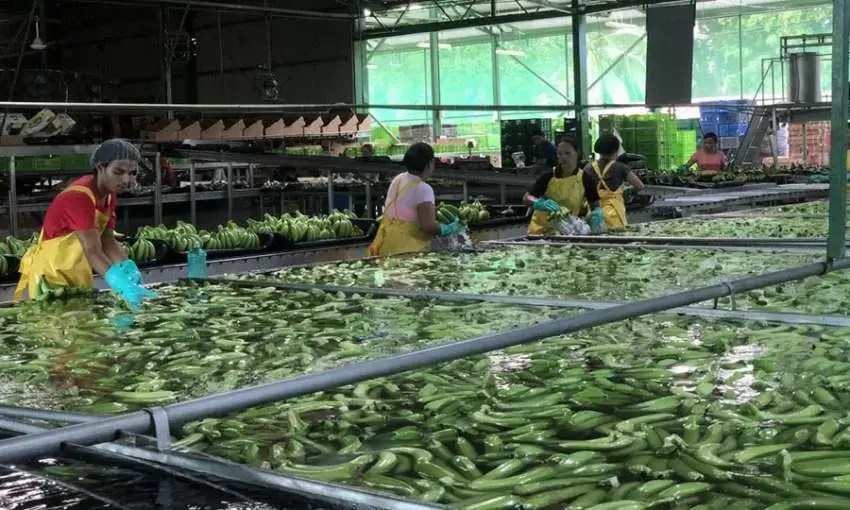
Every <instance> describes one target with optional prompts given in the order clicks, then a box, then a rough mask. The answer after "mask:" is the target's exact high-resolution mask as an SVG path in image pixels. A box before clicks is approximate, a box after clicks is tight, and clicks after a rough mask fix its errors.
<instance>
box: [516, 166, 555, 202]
mask: <svg viewBox="0 0 850 510" xmlns="http://www.w3.org/2000/svg"><path fill="white" fill-rule="evenodd" d="M550 179H552V172H545V173H543V175H541V176H540V177H538V178H537V180H536V181H535V182H534V185H533V186H532V187H531V189H530V190H528V191H527V192H526V193H525V195H523V197H522V202H523V203H524V204H525V205H532V204H534V202H536V201H537V200H538V199H540V198H544V195H545V194H546V188H547V187H548V186H549V180H550Z"/></svg>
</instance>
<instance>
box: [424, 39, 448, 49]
mask: <svg viewBox="0 0 850 510" xmlns="http://www.w3.org/2000/svg"><path fill="white" fill-rule="evenodd" d="M416 47H417V48H422V49H424V50H427V49H429V48H430V47H431V43H429V42H427V41H423V42H420V43H416ZM437 48H440V49H441V50H450V49H452V45H451V44H449V43H439V44H437Z"/></svg>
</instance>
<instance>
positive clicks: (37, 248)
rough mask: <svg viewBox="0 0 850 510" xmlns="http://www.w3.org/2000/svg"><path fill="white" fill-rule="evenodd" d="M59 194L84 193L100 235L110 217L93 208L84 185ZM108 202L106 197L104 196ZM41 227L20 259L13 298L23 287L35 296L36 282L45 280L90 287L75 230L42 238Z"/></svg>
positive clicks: (88, 268) (87, 267) (17, 297)
mask: <svg viewBox="0 0 850 510" xmlns="http://www.w3.org/2000/svg"><path fill="white" fill-rule="evenodd" d="M62 193H85V194H86V195H88V196H89V198H91V201H92V203H94V204H95V225H96V226H97V229H98V231H100V233H101V234H102V233H103V232H104V231H106V227H107V225H109V220H110V217H109V216H108V215H106V214H104V213H102V212H100V211H98V210H97V199H96V198H95V196H94V193H93V192H92V190H91V189H90V188H89V187H87V186H81V185H72V186H68V187H67V188H65V190H63V191H62ZM106 200H107V202H106V203H107V204H109V200H111V197H110V198H107V199H106ZM43 237H44V229H42V230H41V233H40V234H39V236H38V242H36V244H35V245H34V246H32V247H31V248H30V249H29V250H27V252H26V253H25V254H24V256H23V258H22V259H21V280H20V281H19V282H18V287H17V289H15V300H20V299H21V298H23V294H24V290H25V289H26V290H28V292H29V296H30V297H32V296H35V294H36V292H35V291H36V289H37V288H38V283H39V281H40V280H41V279H45V280H46V281H47V283H48V284H50V286H52V287H75V288H83V289H90V288H92V287H93V286H94V277H93V275H92V268H91V265H90V264H89V261H88V259H87V258H86V255H85V253H84V252H83V244H82V243H81V242H80V238H79V237H78V236H77V233H76V232H71V233H70V234H67V235H64V236H62V237H56V238H53V239H48V240H46V241H45V240H43V239H42V238H43Z"/></svg>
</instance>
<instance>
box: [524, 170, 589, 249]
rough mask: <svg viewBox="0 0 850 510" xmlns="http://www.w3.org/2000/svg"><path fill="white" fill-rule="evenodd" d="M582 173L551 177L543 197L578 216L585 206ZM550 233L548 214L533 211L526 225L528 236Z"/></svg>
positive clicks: (580, 171)
mask: <svg viewBox="0 0 850 510" xmlns="http://www.w3.org/2000/svg"><path fill="white" fill-rule="evenodd" d="M553 172H554V170H553ZM582 173H583V170H581V169H579V170H578V171H577V172H576V173H575V175H571V176H569V177H555V176H554V175H553V176H552V178H551V179H549V184H548V185H547V186H546V192H545V193H544V194H543V196H544V197H546V198H549V199H552V200H554V201H555V202H558V205H560V206H561V207H565V208H567V209H569V210H570V212H571V213H573V215H575V216H578V215H579V214H580V213H581V209H582V207H584V204H585V200H584V183H583V182H582V179H581V177H582ZM551 231H552V226H551V225H549V213H547V212H546V211H534V212H533V213H532V215H531V223H529V224H528V235H531V236H534V235H543V234H547V233H549V232H551Z"/></svg>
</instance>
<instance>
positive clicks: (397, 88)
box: [366, 35, 432, 124]
mask: <svg viewBox="0 0 850 510" xmlns="http://www.w3.org/2000/svg"><path fill="white" fill-rule="evenodd" d="M416 39H419V40H421V41H419V42H417V40H416ZM426 40H427V35H417V36H415V38H410V37H406V38H404V39H402V38H395V41H394V40H393V39H387V40H386V41H385V42H383V43H382V44H381V45H379V46H377V48H378V50H379V51H372V52H367V59H368V60H367V64H366V69H367V71H368V82H369V102H370V103H372V104H388V105H392V104H399V105H401V104H411V105H428V104H431V103H432V97H431V56H430V53H429V52H428V49H427V48H425V47H421V46H424V45H422V44H420V43H421V42H422V41H426ZM394 43H395V44H394ZM376 44H377V42H376ZM372 113H373V114H374V115H375V116H376V117H377V118H378V119H379V120H380V121H381V122H388V123H403V124H419V123H428V122H430V114H429V113H428V112H423V111H412V110H378V109H376V110H374V111H372Z"/></svg>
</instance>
